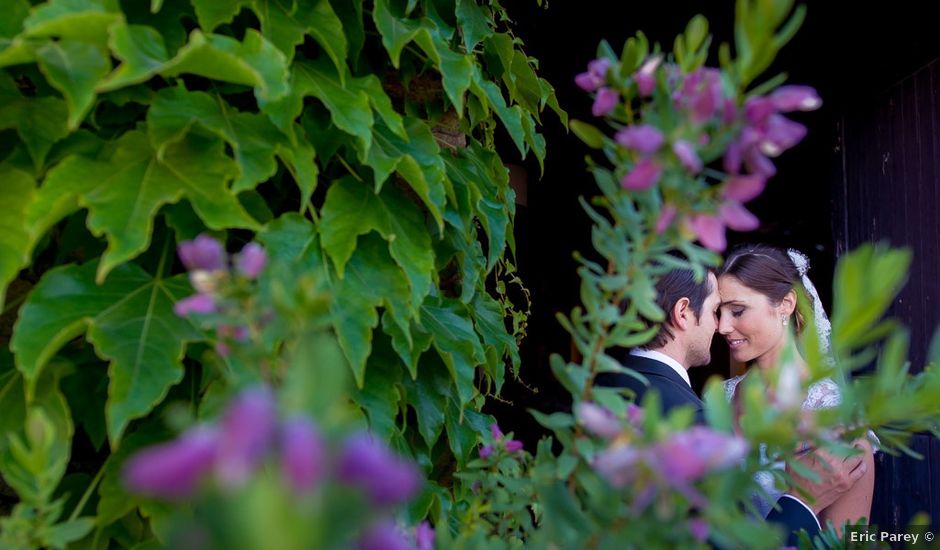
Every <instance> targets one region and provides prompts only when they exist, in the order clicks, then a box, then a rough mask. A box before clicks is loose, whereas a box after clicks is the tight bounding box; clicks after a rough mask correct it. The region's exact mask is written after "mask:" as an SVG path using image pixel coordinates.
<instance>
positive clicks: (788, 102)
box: [770, 86, 822, 113]
mask: <svg viewBox="0 0 940 550" xmlns="http://www.w3.org/2000/svg"><path fill="white" fill-rule="evenodd" d="M770 100H771V101H772V102H773V105H774V107H775V108H776V109H777V110H778V111H780V112H783V113H789V112H790V111H813V110H816V109H818V108H819V107H820V106H821V105H822V99H820V98H819V95H818V94H817V93H816V90H814V89H813V88H811V87H809V86H781V87H779V88H777V89H776V90H775V91H774V92H773V93H772V94H770Z"/></svg>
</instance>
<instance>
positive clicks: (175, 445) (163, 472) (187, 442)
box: [123, 426, 218, 500]
mask: <svg viewBox="0 0 940 550" xmlns="http://www.w3.org/2000/svg"><path fill="white" fill-rule="evenodd" d="M217 445H218V433H217V432H216V431H215V430H214V429H212V428H208V427H205V426H196V427H194V428H192V429H190V430H189V431H188V432H186V433H184V434H183V435H181V436H180V437H179V438H177V439H174V440H173V441H168V442H166V443H163V444H160V445H155V446H153V447H150V448H147V449H144V450H142V451H140V452H139V453H137V454H135V455H134V456H133V457H131V458H130V460H128V461H127V464H125V465H124V471H123V478H124V484H125V485H126V486H127V487H128V489H129V490H131V491H133V492H136V493H145V494H149V495H152V496H156V497H159V498H164V499H167V500H180V499H185V498H186V497H188V496H190V495H191V494H192V493H193V492H194V491H195V490H196V488H197V485H198V483H199V479H200V478H201V477H202V476H203V475H204V474H206V473H207V472H209V471H210V470H211V469H212V465H213V463H214V461H215V456H216V450H217Z"/></svg>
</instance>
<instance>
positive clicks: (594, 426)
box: [577, 401, 621, 439]
mask: <svg viewBox="0 0 940 550" xmlns="http://www.w3.org/2000/svg"><path fill="white" fill-rule="evenodd" d="M577 416H578V422H580V423H581V425H582V426H584V427H585V428H587V429H588V431H590V432H591V433H593V434H595V435H598V436H600V437H604V438H607V439H613V438H615V437H617V436H618V435H620V432H621V426H620V421H619V420H617V417H616V416H615V415H614V413H612V412H611V411H609V410H608V409H606V408H604V407H602V406H600V405H596V404H594V403H590V402H588V401H583V402H581V403H579V404H578V413H577Z"/></svg>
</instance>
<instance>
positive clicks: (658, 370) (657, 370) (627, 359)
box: [620, 354, 702, 404]
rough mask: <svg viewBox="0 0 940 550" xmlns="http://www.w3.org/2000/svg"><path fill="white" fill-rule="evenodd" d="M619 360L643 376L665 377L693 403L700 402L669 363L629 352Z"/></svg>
mask: <svg viewBox="0 0 940 550" xmlns="http://www.w3.org/2000/svg"><path fill="white" fill-rule="evenodd" d="M620 360H621V364H623V365H624V366H625V367H628V368H631V369H633V370H635V371H637V372H638V373H640V374H642V375H644V376H647V377H649V376H657V377H660V378H665V379H666V380H668V381H669V382H670V383H671V384H672V385H673V386H675V387H677V388H679V389H680V390H681V391H682V392H684V393H686V394H687V395H688V396H689V399H690V400H692V401H693V402H694V403H697V404H700V403H702V400H701V399H699V396H698V395H696V394H695V392H694V391H692V388H691V387H690V386H689V385H688V384H687V383H686V382H685V380H683V378H682V377H681V376H679V373H677V372H676V371H675V370H673V369H672V367H670V366H669V365H667V364H665V363H663V362H660V361H657V360H655V359H650V358H648V357H639V356H637V355H630V354H624V356H622V357H621V358H620Z"/></svg>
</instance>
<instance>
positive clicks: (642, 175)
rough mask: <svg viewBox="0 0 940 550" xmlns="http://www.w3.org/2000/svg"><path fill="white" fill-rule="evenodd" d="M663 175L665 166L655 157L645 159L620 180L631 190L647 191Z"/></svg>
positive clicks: (624, 186) (625, 187) (621, 183)
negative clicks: (654, 158)
mask: <svg viewBox="0 0 940 550" xmlns="http://www.w3.org/2000/svg"><path fill="white" fill-rule="evenodd" d="M662 175H663V168H662V166H661V165H660V164H659V162H657V161H656V160H653V159H643V160H641V161H640V162H638V163H636V166H634V167H633V170H631V171H630V172H629V173H628V174H627V175H625V176H624V177H623V179H622V180H620V185H621V186H623V188H624V189H629V190H631V191H645V190H647V189H649V188H650V187H652V186H654V185H656V182H658V181H659V178H660V177H661V176H662Z"/></svg>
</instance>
